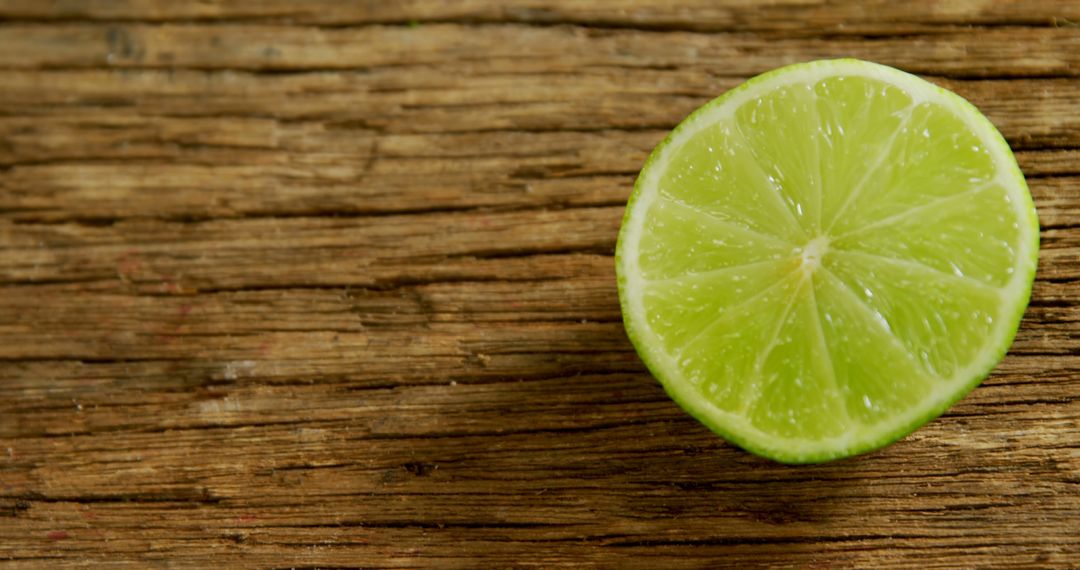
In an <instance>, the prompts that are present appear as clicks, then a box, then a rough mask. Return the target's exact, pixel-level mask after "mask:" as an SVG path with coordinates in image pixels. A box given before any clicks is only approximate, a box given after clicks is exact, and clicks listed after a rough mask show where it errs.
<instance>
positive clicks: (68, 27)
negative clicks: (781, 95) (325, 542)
mask: <svg viewBox="0 0 1080 570" xmlns="http://www.w3.org/2000/svg"><path fill="white" fill-rule="evenodd" d="M372 46H377V48H376V49H372ZM477 54H483V55H482V56H478V55H477ZM1078 54H1080V34H1077V33H1076V31H1075V29H1073V28H1071V27H1067V28H1045V29H1029V28H1018V29H1005V28H1002V29H999V28H991V29H987V30H984V31H982V32H980V33H978V34H972V33H969V32H968V31H967V30H964V29H956V30H950V31H945V32H941V33H938V34H934V35H933V36H928V37H920V38H906V37H899V38H890V37H884V38H881V39H879V40H876V41H865V40H862V39H858V38H852V39H849V38H845V37H838V38H827V39H815V38H792V37H786V36H785V37H780V38H763V37H758V36H755V35H751V34H741V33H730V34H702V33H692V32H670V33H666V34H664V35H663V39H662V40H661V39H660V38H659V37H658V36H657V34H656V33H655V32H643V31H638V30H583V29H580V28H573V27H533V26H523V25H493V26H485V27H484V28H483V33H477V27H476V26H469V25H459V24H433V25H428V26H422V27H421V28H412V27H393V26H391V27H386V26H373V27H365V28H356V29H336V28H330V29H327V28H318V27H301V26H292V25H235V24H221V25H198V24H194V25H188V24H185V25H172V24H160V25H147V24H125V25H105V24H66V23H65V24H21V23H15V24H9V25H7V26H4V27H3V28H2V29H0V68H9V69H34V68H39V67H44V68H50V67H60V68H87V67H103V66H112V67H117V68H136V69H137V68H161V67H170V68H171V67H181V68H196V69H252V70H267V71H289V70H311V69H322V70H349V69H357V68H361V69H369V68H380V67H387V66H430V65H435V64H438V65H445V64H455V63H456V64H471V63H474V62H484V64H483V65H485V66H488V67H490V68H492V69H498V70H502V71H515V72H529V71H532V72H537V71H544V72H548V73H551V72H556V73H557V72H566V71H568V70H572V69H575V68H580V67H592V66H613V67H618V68H623V69H628V70H634V69H642V68H644V69H665V68H672V67H680V66H688V65H693V66H696V67H698V68H702V69H710V70H712V72H713V73H717V74H720V75H727V76H732V75H735V76H744V75H749V74H755V73H760V72H762V71H764V70H767V69H770V68H772V67H776V65H777V64H778V63H794V62H795V61H801V60H811V59H822V58H828V57H858V58H861V59H868V60H872V61H879V62H881V63H886V64H890V65H896V66H899V67H902V68H904V69H907V70H909V71H912V72H916V73H926V74H933V75H951V76H954V77H1000V76H1007V77H1030V76H1061V77H1077V76H1080V65H1078V64H1080V55H1078Z"/></svg>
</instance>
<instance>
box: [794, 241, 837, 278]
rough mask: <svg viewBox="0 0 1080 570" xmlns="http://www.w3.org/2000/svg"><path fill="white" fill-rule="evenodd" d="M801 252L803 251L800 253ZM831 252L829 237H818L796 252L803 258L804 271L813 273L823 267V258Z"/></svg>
mask: <svg viewBox="0 0 1080 570" xmlns="http://www.w3.org/2000/svg"><path fill="white" fill-rule="evenodd" d="M800 250H801V251H800ZM828 251H829V237H828V236H818V237H816V238H814V239H812V240H810V241H809V242H807V243H806V246H804V247H802V248H797V249H796V250H795V252H796V253H798V254H799V255H800V256H801V257H802V268H803V271H806V272H808V273H809V272H812V271H814V270H815V269H817V268H818V267H820V266H821V258H823V257H825V254H826V253H828Z"/></svg>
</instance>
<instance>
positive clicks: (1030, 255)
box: [616, 59, 1039, 464]
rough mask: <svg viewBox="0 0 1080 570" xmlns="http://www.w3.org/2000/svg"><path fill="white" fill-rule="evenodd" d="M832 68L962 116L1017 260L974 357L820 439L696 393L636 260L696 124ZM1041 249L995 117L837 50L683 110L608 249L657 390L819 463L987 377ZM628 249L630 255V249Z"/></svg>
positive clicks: (757, 444)
mask: <svg viewBox="0 0 1080 570" xmlns="http://www.w3.org/2000/svg"><path fill="white" fill-rule="evenodd" d="M837 75H854V76H861V77H867V78H872V79H877V80H881V81H883V82H885V83H888V84H891V85H895V86H898V87H900V88H902V89H903V90H904V91H905V92H907V93H908V94H909V95H910V96H912V97H913V98H914V99H915V100H916V101H930V102H933V103H936V104H939V105H941V106H943V107H945V108H948V109H950V110H952V111H954V112H955V113H956V115H957V116H958V117H960V118H961V119H962V120H963V122H964V124H965V125H966V126H967V127H968V129H970V131H971V132H972V133H975V134H976V135H977V136H978V138H979V139H980V140H981V141H982V143H983V144H984V146H985V148H986V149H987V150H988V151H989V152H990V154H991V156H992V159H993V163H994V165H995V168H996V171H997V179H996V181H997V182H998V183H999V184H1001V185H1002V186H1003V187H1005V188H1006V190H1007V191H1008V192H1009V196H1010V197H1011V198H1013V199H1012V201H1011V203H1012V207H1013V208H1015V209H1016V214H1017V219H1018V220H1019V221H1020V226H1021V228H1020V239H1019V240H1018V241H1017V243H1015V244H1014V245H1015V246H1016V254H1015V260H1016V264H1015V267H1014V271H1013V272H1012V275H1011V280H1009V282H1008V283H1007V284H1006V285H1005V286H1004V287H1002V291H1003V295H1002V303H1003V304H1005V305H1006V308H1005V309H1004V310H1003V311H1002V313H1001V314H1002V315H1004V316H1005V317H1006V318H999V319H998V320H997V321H996V324H995V325H994V327H993V330H992V332H991V334H990V337H989V338H988V339H987V340H986V342H985V343H984V350H983V351H982V352H981V353H980V355H979V357H978V358H975V359H973V360H972V361H971V362H970V363H969V364H968V365H967V366H965V367H963V368H962V369H960V370H958V371H956V372H955V374H953V375H952V377H951V378H948V379H946V381H945V382H942V383H940V384H939V385H938V387H937V388H935V389H933V390H931V392H930V394H929V395H928V396H927V397H926V398H925V399H924V400H923V401H922V403H921V405H918V406H912V407H909V408H907V409H905V410H901V411H898V412H897V413H895V414H894V415H892V416H891V417H890V418H888V419H886V420H883V421H881V422H879V423H877V424H875V425H872V426H867V427H866V429H860V430H855V429H849V430H847V431H846V432H845V433H843V434H841V435H838V436H833V437H824V438H800V437H778V436H777V435H776V434H772V433H767V432H764V431H762V430H760V429H758V428H756V427H755V426H754V425H753V424H752V423H751V422H750V421H748V420H747V418H746V417H744V416H741V415H739V414H736V413H732V412H729V411H727V410H723V409H720V408H718V407H717V406H715V405H714V404H713V403H712V402H710V401H709V400H708V399H706V398H703V397H701V395H700V393H698V392H697V390H696V388H695V387H694V386H693V385H692V384H691V383H690V382H688V381H687V380H686V379H685V378H682V374H681V372H680V371H679V368H678V366H677V365H676V362H675V361H674V359H673V358H672V355H671V354H669V353H668V352H667V351H665V350H664V349H663V348H662V343H661V342H659V339H657V338H656V335H655V333H654V332H653V331H652V330H651V328H650V327H649V326H648V324H647V322H646V311H645V309H644V306H643V304H642V298H643V297H642V295H641V293H640V291H642V290H643V287H642V285H643V283H642V282H641V279H642V277H641V269H640V267H638V266H637V263H638V259H637V255H636V254H637V251H638V244H639V243H640V240H641V233H642V226H643V223H644V213H645V212H647V211H648V209H649V206H650V205H651V204H652V202H653V201H654V200H656V199H657V197H658V195H659V191H658V177H659V176H660V175H661V174H662V173H663V172H664V171H665V170H666V166H667V164H668V163H669V162H670V160H671V157H672V149H677V148H679V147H680V146H681V144H682V143H684V142H685V141H687V140H689V139H690V138H691V137H692V136H693V135H695V134H696V133H697V132H698V131H700V130H701V129H702V128H703V127H706V126H708V125H711V124H714V123H716V122H717V121H718V120H720V119H721V118H724V117H725V116H730V115H732V114H733V113H734V111H735V110H736V109H737V108H739V107H740V106H741V105H742V104H743V103H745V102H746V101H748V100H750V99H751V98H753V97H754V96H755V95H757V94H760V93H764V92H767V91H769V90H770V89H771V88H773V87H776V86H780V85H785V84H789V83H796V82H802V83H810V82H815V81H819V80H821V79H824V78H827V77H831V76H837ZM1038 248H1039V228H1038V218H1037V215H1036V212H1035V208H1034V204H1033V202H1032V200H1031V195H1030V192H1029V191H1028V189H1027V185H1026V182H1025V180H1024V177H1023V174H1022V172H1021V171H1020V169H1019V167H1018V166H1017V164H1016V161H1015V158H1014V157H1013V155H1012V152H1011V150H1010V149H1009V147H1008V144H1007V143H1006V142H1005V139H1004V138H1003V137H1002V136H1001V134H1000V133H999V132H998V131H997V129H995V128H994V126H993V125H992V124H991V123H990V122H989V120H987V119H986V117H984V116H983V115H982V114H981V113H979V111H978V110H977V109H976V108H975V107H974V106H973V105H971V104H970V103H969V102H967V101H966V100H964V99H963V98H962V97H960V96H958V95H956V94H955V93H952V92H950V91H947V90H945V89H943V88H941V87H938V86H935V85H933V84H930V83H928V82H926V81H924V80H922V79H919V78H918V77H916V76H914V75H911V74H908V73H905V72H902V71H900V70H897V69H893V68H891V67H887V66H883V65H879V64H874V63H870V62H865V61H860V60H853V59H841V60H824V61H816V62H810V63H802V64H794V65H790V66H787V67H783V68H779V69H776V70H773V71H770V72H768V73H765V74H763V75H760V76H758V77H755V78H753V79H751V80H749V81H747V82H746V83H744V84H742V85H740V86H739V87H737V88H735V89H733V90H731V91H729V92H727V93H725V94H724V95H722V96H720V97H718V98H717V99H714V100H713V101H711V102H709V103H707V104H706V105H704V106H702V107H701V108H699V109H698V110H696V111H694V112H693V113H692V114H691V115H690V116H688V117H687V118H686V119H685V120H684V121H683V122H682V123H680V124H679V125H678V126H677V127H676V128H675V129H674V130H672V132H671V133H670V134H669V135H668V136H667V138H665V140H664V141H663V142H661V143H660V144H659V145H658V146H657V147H656V149H654V151H653V152H652V154H651V155H650V156H649V158H648V159H647V161H646V163H645V165H644V167H643V168H642V170H641V174H640V176H639V177H638V179H637V181H636V183H635V185H634V190H633V193H632V195H631V197H630V200H629V202H628V205H627V209H626V214H625V216H624V219H623V225H622V229H621V231H620V233H619V240H618V245H617V248H616V273H617V281H618V288H619V297H620V304H621V308H622V314H623V319H624V324H625V326H626V330H627V333H628V336H629V337H630V340H631V342H632V343H633V344H634V346H635V348H636V349H637V351H638V353H639V355H640V356H641V358H642V360H643V361H644V362H645V364H646V366H647V367H648V368H649V370H650V371H651V372H652V373H653V375H654V376H655V377H656V378H657V379H658V380H659V381H660V382H661V384H662V385H663V387H664V389H665V391H666V392H667V393H668V394H669V396H670V397H671V398H672V399H673V400H675V401H676V402H677V403H678V404H679V405H680V406H681V407H682V408H683V409H684V410H686V411H687V412H688V413H689V414H690V415H692V416H693V417H695V418H696V419H698V420H699V421H700V422H701V423H703V424H704V425H706V426H707V427H709V428H710V429H711V430H712V431H714V432H716V433H717V434H718V435H720V436H721V437H723V438H725V439H726V440H728V441H730V442H732V443H734V444H735V445H738V446H739V447H742V448H743V449H745V450H747V451H750V452H751V453H754V454H756V455H759V456H762V457H766V458H769V459H772V460H775V461H779V462H782V463H791V464H802V463H819V462H824V461H829V460H833V459H837V458H842V457H847V456H851V455H856V454H860V453H866V452H869V451H873V450H876V449H879V448H881V447H884V446H886V445H889V444H891V443H893V442H895V441H897V440H899V439H901V438H903V437H905V436H906V435H908V434H909V433H911V432H912V431H914V430H915V429H917V428H918V427H920V426H922V425H923V424H925V423H927V422H928V421H930V420H932V419H934V418H936V417H937V416H939V415H941V414H942V413H943V412H944V411H945V410H946V409H948V408H949V407H950V406H952V405H953V404H954V403H955V402H956V401H958V400H960V399H961V398H963V397H964V396H965V395H966V394H968V393H969V392H970V391H971V390H972V389H974V388H975V387H976V386H978V385H979V384H980V383H981V382H982V380H983V379H985V378H986V377H987V376H988V375H989V374H990V372H991V371H992V370H993V368H994V367H995V366H996V365H997V363H998V362H1000V360H1001V359H1002V358H1003V357H1004V356H1005V353H1006V352H1007V350H1008V348H1009V346H1010V345H1011V344H1012V341H1013V340H1014V338H1015V336H1016V333H1017V330H1018V327H1019V323H1020V320H1021V317H1022V316H1023V313H1024V310H1025V308H1026V307H1027V304H1028V301H1029V299H1030V295H1031V286H1032V281H1033V279H1034V274H1035V270H1036V265H1037V255H1038ZM630 252H632V253H633V254H632V255H628V253H630Z"/></svg>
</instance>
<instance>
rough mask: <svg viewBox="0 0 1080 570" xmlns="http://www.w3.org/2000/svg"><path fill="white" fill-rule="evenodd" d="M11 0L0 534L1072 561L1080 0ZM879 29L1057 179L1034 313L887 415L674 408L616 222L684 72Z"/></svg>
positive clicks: (10, 541)
mask: <svg viewBox="0 0 1080 570" xmlns="http://www.w3.org/2000/svg"><path fill="white" fill-rule="evenodd" d="M669 4H670V3H669V2H667V1H665V0H636V1H633V2H621V3H616V2H611V1H606V0H605V1H596V2H588V3H586V2H576V1H574V0H561V1H553V2H539V1H535V0H515V1H512V2H505V3H495V2H481V1H474V0H460V1H455V2H438V1H428V0H412V1H408V2H400V3H399V2H386V3H382V2H359V3H346V2H337V1H334V0H317V1H306V2H300V1H297V2H290V1H286V0H274V1H268V2H241V1H239V0H233V1H226V2H221V3H214V2H171V1H167V0H85V1H81V2H79V1H74V2H72V1H60V0H55V1H44V0H2V1H0V18H2V19H3V22H2V23H0V566H2V567H5V568H6V567H12V568H23V567H26V568H38V567H40V568H56V567H62V566H83V565H91V564H101V565H104V566H109V567H130V568H148V567H169V568H173V567H176V568H207V567H293V566H304V567H326V566H333V567H351V566H372V567H382V566H386V567H413V566H436V567H505V566H518V565H520V566H526V565H536V566H542V567H557V566H566V567H579V566H604V567H615V566H617V567H650V568H675V567H699V566H708V567H716V566H724V565H730V566H737V567H745V566H748V565H751V564H764V565H779V566H795V567H806V566H817V567H849V566H860V567H915V566H920V567H927V568H929V567H973V566H984V567H990V566H1038V567H1069V566H1072V567H1077V566H1078V565H1080V340H1078V339H1080V336H1078V333H1080V311H1078V309H1077V306H1076V302H1077V300H1078V299H1080V292H1078V290H1077V287H1076V286H1077V283H1078V280H1080V223H1078V220H1080V218H1078V216H1080V3H1077V2H1070V1H1062V2H1049V1H1033V2H1024V3H1020V2H1000V3H995V2H986V1H983V0H979V1H975V0H971V1H963V2H942V3H939V4H921V3H915V4H912V3H907V2H892V1H872V2H857V3H850V4H836V5H833V3H832V2H821V1H816V0H807V1H800V2H788V3H779V4H775V5H766V6H760V7H754V6H752V4H753V3H752V2H745V1H743V0H726V1H722V2H716V1H713V0H694V1H691V2H682V3H681V4H682V6H681V7H672V6H671V5H669ZM832 56H855V57H861V58H865V59H871V60H876V61H879V62H883V63H886V64H891V65H895V66H898V67H901V68H903V69H907V70H910V71H912V72H916V73H919V74H922V75H924V76H926V77H928V78H929V79H930V80H932V81H934V82H937V83H939V84H941V85H944V86H946V87H949V88H950V89H953V90H955V91H957V92H958V93H960V94H962V95H963V96H965V97H967V98H969V99H970V100H971V101H973V102H974V103H975V104H976V105H978V106H979V107H980V108H981V109H983V110H984V112H985V113H986V114H987V115H988V116H989V117H990V119H991V120H993V121H994V123H995V124H997V125H998V127H999V128H1000V129H1001V131H1002V132H1003V133H1004V135H1005V136H1006V138H1007V139H1008V140H1009V142H1010V143H1011V144H1012V145H1013V147H1014V149H1016V151H1017V156H1018V158H1019V161H1020V163H1021V166H1022V167H1023V169H1024V172H1025V173H1026V174H1027V176H1028V181H1029V184H1030V186H1031V189H1032V191H1033V193H1034V196H1035V199H1036V202H1037V204H1038V207H1039V214H1040V218H1041V221H1042V224H1043V233H1042V239H1043V250H1042V255H1041V262H1040V269H1039V279H1038V282H1037V283H1036V285H1035V292H1034V299H1033V301H1032V305H1031V308H1030V309H1029V310H1028V313H1027V316H1026V318H1025V320H1024V323H1023V326H1022V328H1021V330H1020V334H1019V337H1018V339H1017V341H1016V344H1015V345H1014V346H1013V348H1012V351H1011V353H1010V354H1009V356H1008V357H1007V358H1006V359H1005V361H1004V363H1003V364H1001V365H1000V366H999V367H998V369H997V371H996V372H995V373H994V374H993V375H992V376H991V377H990V378H989V379H988V380H987V381H986V383H985V384H984V385H983V386H982V387H980V388H978V389H977V390H975V391H974V392H973V393H972V394H971V395H970V396H969V397H967V398H966V399H965V400H963V401H962V402H961V403H960V404H959V405H957V406H956V407H955V408H954V409H953V410H952V411H950V412H948V413H947V414H946V415H945V416H944V417H942V418H941V419H939V420H937V421H935V422H933V423H932V424H930V425H929V426H927V427H925V428H923V429H921V430H919V431H918V432H916V433H915V434H914V435H912V436H910V437H908V438H906V439H905V440H903V441H901V442H900V443H897V444H896V445H893V446H891V447H889V448H887V449H885V450H883V451H880V452H878V453H873V454H870V455H867V456H863V457H859V458H855V459H852V460H847V461H842V462H838V463H832V464H827V465H821V466H813V467H784V466H780V465H776V464H773V463H770V462H768V461H764V460H760V459H757V458H755V457H752V456H750V455H747V454H745V453H743V452H741V451H739V450H737V449H735V448H733V447H731V446H730V445H728V444H726V443H724V442H723V441H722V440H720V439H719V438H717V437H716V436H714V435H712V434H711V433H709V432H708V431H707V430H706V429H705V428H703V427H702V426H701V425H699V424H698V423H696V422H695V421H693V420H692V419H690V418H689V417H688V416H686V415H685V414H683V413H682V412H681V411H680V410H679V409H678V408H677V407H676V406H675V405H674V404H672V403H671V402H670V401H669V400H668V398H667V397H666V396H665V395H664V393H663V392H662V390H661V389H660V387H659V386H658V384H657V383H656V382H655V381H654V380H653V379H652V378H651V377H650V376H649V374H648V373H647V372H646V371H645V369H644V368H643V366H642V364H641V363H640V361H639V360H638V358H637V357H636V356H635V354H634V352H633V350H632V348H631V346H630V345H629V343H628V342H627V340H626V337H625V336H624V333H623V329H622V325H621V323H620V317H619V308H618V304H617V298H616V290H615V283H614V276H613V264H612V250H613V247H614V243H615V236H616V231H617V229H618V226H619V222H620V217H621V215H622V212H623V205H624V203H625V200H626V198H627V195H628V193H629V192H630V187H631V184H632V183H633V180H634V176H635V172H636V171H637V169H638V168H639V167H640V166H641V164H642V161H643V159H644V158H645V156H646V154H647V153H648V152H649V150H650V149H651V148H652V147H653V145H655V144H656V143H657V142H658V141H659V140H660V139H661V138H663V136H664V135H665V132H666V131H667V130H668V129H670V128H671V127H672V126H673V125H674V124H676V123H677V122H678V121H679V120H680V119H681V118H682V117H683V116H684V115H685V114H686V113H688V112H689V111H690V110H691V109H693V108H695V107H697V106H698V105H700V104H702V103H704V102H705V101H707V100H709V99H710V98H712V97H714V96H716V95H718V94H720V93H722V92H723V91H725V90H726V89H729V88H731V87H733V86H734V85H736V84H738V83H740V82H741V81H743V80H744V79H746V78H747V77H749V76H751V75H753V74H756V73H759V72H761V71H764V70H766V69H769V68H773V67H776V66H779V65H781V64H785V63H791V62H796V61H803V60H809V59H816V58H823V57H832Z"/></svg>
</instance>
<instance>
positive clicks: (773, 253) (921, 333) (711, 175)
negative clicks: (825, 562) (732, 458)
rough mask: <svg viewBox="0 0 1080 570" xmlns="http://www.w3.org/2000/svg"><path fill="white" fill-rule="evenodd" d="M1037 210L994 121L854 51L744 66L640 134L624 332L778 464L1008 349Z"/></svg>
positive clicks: (827, 453) (656, 369) (936, 407)
mask: <svg viewBox="0 0 1080 570" xmlns="http://www.w3.org/2000/svg"><path fill="white" fill-rule="evenodd" d="M1038 240H1039V226H1038V219H1037V217H1036V215H1035V208H1034V205H1033V204H1032V201H1031V195H1030V194H1029V192H1028V189H1027V185H1026V184H1025V182H1024V177H1023V174H1022V173H1021V172H1020V169H1019V167H1018V166H1017V164H1016V160H1015V158H1014V157H1013V155H1012V153H1011V152H1010V150H1009V147H1008V145H1007V144H1006V143H1005V140H1004V139H1003V138H1002V137H1001V135H1000V134H999V133H998V132H997V130H995V129H994V127H993V125H991V124H990V122H989V121H988V120H987V119H986V118H985V117H983V116H982V115H981V114H980V113H979V112H978V111H977V110H976V109H975V108H974V107H973V106H972V105H971V104H969V103H968V102H967V101H965V100H963V99H962V98H960V97H959V96H957V95H956V94H954V93H952V92H950V91H947V90H945V89H942V88H940V87H937V86H935V85H933V84H931V83H928V82H926V81H924V80H922V79H919V78H918V77H915V76H913V75H910V74H907V73H904V72H902V71H899V70H896V69H893V68H890V67H886V66H883V65H878V64H874V63H868V62H864V61H858V60H850V59H845V60H830V61H817V62H812V63H804V64H797V65H792V66H788V67H784V68H781V69H777V70H774V71H772V72H769V73H766V74H764V75H761V76H759V77H756V78H754V79H752V80H750V81H748V82H747V83H745V84H743V85H742V86H740V87H738V88H736V89H734V90H732V91H730V92H728V93H726V94H725V95H723V96H722V97H720V98H718V99H716V100H714V101H712V102H710V103H708V104H706V105H705V106H704V107H702V108H700V109H698V110H697V111H695V112H694V113H693V114H691V115H690V116H689V117H688V118H687V119H686V120H685V121H683V122H682V123H681V124H680V125H679V126H678V127H676V128H675V130H674V131H672V133H671V134H670V135H669V136H668V137H667V139H666V140H665V141H664V142H663V143H661V144H660V145H659V146H658V147H657V148H656V150H654V151H653V153H652V155H651V156H650V157H649V160H648V162H646V164H645V167H644V168H643V169H642V171H641V174H640V176H639V177H638V179H637V184H636V185H635V187H634V192H633V195H632V196H631V198H630V203H629V205H628V206H627V210H626V217H625V219H624V220H623V226H622V230H621V232H620V235H619V244H618V248H617V262H616V267H617V271H618V276H619V296H620V300H621V303H622V310H623V318H624V321H625V324H626V330H627V332H628V333H629V336H630V338H631V340H632V341H633V343H634V346H635V347H636V348H637V351H638V353H639V354H640V355H641V357H642V359H643V360H644V361H645V363H646V364H647V365H648V366H649V368H650V370H651V371H652V372H653V374H654V375H655V376H656V377H657V378H658V379H659V380H660V382H661V383H662V384H663V385H664V388H665V389H666V390H667V392H668V394H670V395H671V397H672V398H673V399H674V400H675V401H676V402H678V403H679V404H680V405H681V406H682V407H683V408H684V409H686V411H688V412H689V413H690V414H691V415H693V416H694V417H696V418H697V419H698V420H700V421H701V422H702V423H704V424H705V425H706V426H708V427H709V428H711V429H712V430H713V431H715V432H717V433H718V434H720V435H721V436H723V437H724V438H726V439H728V440H729V441H731V442H733V443H735V444H737V445H739V446H741V447H743V448H744V449H746V450H749V451H751V452H753V453H756V454H759V455H762V456H764V457H768V458H771V459H774V460H777V461H781V462H785V463H812V462H820V461H827V460H830V459H836V458H840V457H846V456H850V455H854V454H857V453H862V452H866V451H870V450H873V449H877V448H879V447H882V446H884V445H887V444H889V443H891V442H893V441H895V440H897V439H899V438H901V437H903V436H905V435H907V434H908V433H910V432H912V431H913V430H915V429H916V428H918V427H919V426H921V425H922V424H924V423H926V422H928V421H930V420H931V419H933V418H935V417H937V416H938V415H940V414H941V413H942V412H943V411H945V409H947V408H948V407H949V406H950V405H952V403H953V402H955V401H956V400H958V399H960V398H961V397H963V396H964V395H965V394H966V393H967V392H969V391H970V390H971V389H973V388H974V387H975V386H976V385H978V383H979V382H980V381H981V380H982V379H983V378H984V377H985V376H986V375H988V374H989V373H990V371H991V370H992V369H993V367H994V366H995V365H996V364H997V363H998V362H999V361H1000V360H1001V359H1002V358H1003V357H1004V355H1005V352H1006V351H1007V350H1008V347H1009V345H1010V344H1011V343H1012V340H1013V337H1014V336H1015V334H1016V330H1017V328H1018V326H1019V323H1020V318H1021V316H1022V314H1023V312H1024V308H1025V307H1026V306H1027V302H1028V298H1029V296H1030V293H1031V284H1032V280H1033V279H1034V275H1035V266H1036V262H1037V256H1038V248H1039V241H1038Z"/></svg>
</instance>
